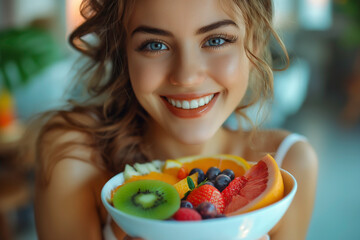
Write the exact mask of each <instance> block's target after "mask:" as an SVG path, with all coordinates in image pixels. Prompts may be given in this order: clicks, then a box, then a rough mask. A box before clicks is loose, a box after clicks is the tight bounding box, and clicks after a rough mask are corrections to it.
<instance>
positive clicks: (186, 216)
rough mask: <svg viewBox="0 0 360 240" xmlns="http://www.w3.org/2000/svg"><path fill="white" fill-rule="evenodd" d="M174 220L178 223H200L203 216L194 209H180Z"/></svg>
mask: <svg viewBox="0 0 360 240" xmlns="http://www.w3.org/2000/svg"><path fill="white" fill-rule="evenodd" d="M173 218H174V219H175V220H176V221H200V220H201V215H200V213H198V212H197V211H196V210H195V209H192V208H179V210H177V212H176V213H175V214H174V216H173Z"/></svg>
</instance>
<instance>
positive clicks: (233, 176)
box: [221, 169, 235, 181]
mask: <svg viewBox="0 0 360 240" xmlns="http://www.w3.org/2000/svg"><path fill="white" fill-rule="evenodd" d="M221 173H222V174H225V175H226V176H229V177H230V179H231V181H232V180H234V178H235V174H234V172H233V170H231V169H225V170H224V171H222V172H221Z"/></svg>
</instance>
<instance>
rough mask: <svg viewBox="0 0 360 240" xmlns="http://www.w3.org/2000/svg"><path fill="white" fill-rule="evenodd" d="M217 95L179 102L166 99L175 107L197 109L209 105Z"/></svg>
mask: <svg viewBox="0 0 360 240" xmlns="http://www.w3.org/2000/svg"><path fill="white" fill-rule="evenodd" d="M214 96H215V94H211V95H208V96H205V97H201V98H196V99H192V100H179V99H174V98H167V97H164V98H165V99H166V100H167V101H168V102H169V103H170V104H171V105H172V106H173V107H176V108H181V109H197V108H199V107H202V106H205V105H207V104H209V102H210V101H211V100H212V99H213V98H214Z"/></svg>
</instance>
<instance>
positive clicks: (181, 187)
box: [174, 172, 199, 199]
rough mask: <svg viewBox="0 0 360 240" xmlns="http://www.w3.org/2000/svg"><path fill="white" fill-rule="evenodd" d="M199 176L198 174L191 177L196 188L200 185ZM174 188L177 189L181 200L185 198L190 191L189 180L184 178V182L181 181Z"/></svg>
mask: <svg viewBox="0 0 360 240" xmlns="http://www.w3.org/2000/svg"><path fill="white" fill-rule="evenodd" d="M198 175H199V173H197V172H196V173H194V174H192V175H190V176H189V177H190V178H191V179H192V180H193V182H194V185H195V187H196V186H197V185H198V184H197V180H198ZM174 187H175V188H176V191H178V193H179V195H180V199H182V198H183V197H184V196H185V193H187V192H188V191H189V190H190V188H189V185H188V182H187V178H184V179H183V180H180V181H179V182H177V183H176V184H174Z"/></svg>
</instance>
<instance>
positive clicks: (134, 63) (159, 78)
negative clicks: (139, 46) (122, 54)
mask: <svg viewBox="0 0 360 240" xmlns="http://www.w3.org/2000/svg"><path fill="white" fill-rule="evenodd" d="M128 64H129V65H128V66H129V75H130V81H131V84H132V87H133V89H134V91H135V93H136V94H137V93H140V92H141V93H142V94H147V93H149V94H150V93H153V92H155V91H156V90H157V89H158V88H159V87H160V86H161V85H162V84H163V80H164V79H165V70H166V66H165V65H164V64H163V63H162V64H161V63H160V62H158V61H156V60H151V59H150V60H149V59H144V58H140V57H136V56H129V57H128Z"/></svg>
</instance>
